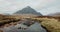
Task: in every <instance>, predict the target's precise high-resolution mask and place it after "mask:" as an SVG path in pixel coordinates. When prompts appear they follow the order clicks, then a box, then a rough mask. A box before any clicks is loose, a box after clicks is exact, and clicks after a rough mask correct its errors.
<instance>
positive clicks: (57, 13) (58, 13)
mask: <svg viewBox="0 0 60 32" xmlns="http://www.w3.org/2000/svg"><path fill="white" fill-rule="evenodd" d="M48 16H56V17H57V16H59V17H60V12H56V13H51V14H48Z"/></svg>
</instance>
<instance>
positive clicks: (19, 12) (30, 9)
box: [14, 6, 42, 16]
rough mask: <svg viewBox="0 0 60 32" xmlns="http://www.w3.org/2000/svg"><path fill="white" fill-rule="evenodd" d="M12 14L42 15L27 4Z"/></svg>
mask: <svg viewBox="0 0 60 32" xmlns="http://www.w3.org/2000/svg"><path fill="white" fill-rule="evenodd" d="M14 14H33V15H39V16H42V14H41V13H38V12H36V11H35V10H34V9H32V8H31V7H29V6H27V7H25V8H23V9H22V10H19V11H17V12H15V13H14Z"/></svg>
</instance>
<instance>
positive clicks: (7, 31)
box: [0, 22, 46, 32]
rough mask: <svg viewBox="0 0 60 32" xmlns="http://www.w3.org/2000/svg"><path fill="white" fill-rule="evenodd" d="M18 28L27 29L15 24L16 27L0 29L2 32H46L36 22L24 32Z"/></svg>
mask: <svg viewBox="0 0 60 32" xmlns="http://www.w3.org/2000/svg"><path fill="white" fill-rule="evenodd" d="M20 26H21V27H25V28H27V26H25V25H23V24H17V25H16V26H10V27H5V28H0V29H1V30H3V31H4V32H46V30H45V29H44V28H42V27H41V24H40V23H37V22H36V23H35V24H33V25H31V26H30V27H28V29H26V30H22V29H18V27H20Z"/></svg>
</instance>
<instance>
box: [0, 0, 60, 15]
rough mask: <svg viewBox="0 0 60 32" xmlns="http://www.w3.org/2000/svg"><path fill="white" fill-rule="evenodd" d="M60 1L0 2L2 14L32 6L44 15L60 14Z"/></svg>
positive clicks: (15, 0)
mask: <svg viewBox="0 0 60 32" xmlns="http://www.w3.org/2000/svg"><path fill="white" fill-rule="evenodd" d="M59 3H60V0H0V13H10V14H12V13H13V12H16V11H18V10H21V9H23V8H24V7H26V6H31V7H32V8H34V9H35V10H36V11H38V12H41V13H42V14H43V15H46V14H49V13H53V12H59V10H60V7H59V6H60V4H59Z"/></svg>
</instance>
